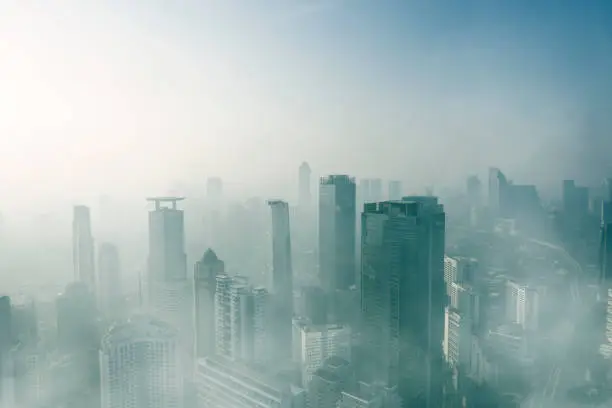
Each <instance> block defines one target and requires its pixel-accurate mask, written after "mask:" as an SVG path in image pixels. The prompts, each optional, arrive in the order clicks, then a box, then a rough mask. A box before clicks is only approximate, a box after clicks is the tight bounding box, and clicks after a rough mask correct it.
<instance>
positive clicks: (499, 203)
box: [489, 167, 508, 217]
mask: <svg viewBox="0 0 612 408" xmlns="http://www.w3.org/2000/svg"><path fill="white" fill-rule="evenodd" d="M507 191H508V180H507V179H506V176H504V173H502V172H501V170H499V169H498V168H495V167H491V168H490V169H489V211H491V215H492V216H493V217H500V216H503V215H504V213H505V210H506V205H507V202H506V200H507V198H506V197H507Z"/></svg>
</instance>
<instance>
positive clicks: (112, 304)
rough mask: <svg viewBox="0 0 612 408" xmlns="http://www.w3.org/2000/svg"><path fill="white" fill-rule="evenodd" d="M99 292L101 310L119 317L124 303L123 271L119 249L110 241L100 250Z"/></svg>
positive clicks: (107, 314)
mask: <svg viewBox="0 0 612 408" xmlns="http://www.w3.org/2000/svg"><path fill="white" fill-rule="evenodd" d="M98 277H99V286H100V289H99V292H98V304H99V305H100V309H101V311H102V312H103V313H104V314H105V315H106V316H107V317H110V318H117V317H119V314H120V311H121V307H122V305H121V303H122V299H123V298H122V291H121V271H120V263H119V251H118V250H117V247H116V246H115V245H113V244H110V243H108V242H105V243H103V244H102V245H100V248H99V250H98Z"/></svg>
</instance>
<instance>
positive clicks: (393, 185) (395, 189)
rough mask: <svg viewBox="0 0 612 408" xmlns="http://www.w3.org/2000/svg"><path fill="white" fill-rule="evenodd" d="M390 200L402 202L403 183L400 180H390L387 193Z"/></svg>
mask: <svg viewBox="0 0 612 408" xmlns="http://www.w3.org/2000/svg"><path fill="white" fill-rule="evenodd" d="M387 193H388V194H387V195H388V197H387V198H388V199H389V200H400V199H401V198H402V195H403V194H402V182H401V181H399V180H390V181H389V187H388V191H387Z"/></svg>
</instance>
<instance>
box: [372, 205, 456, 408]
mask: <svg viewBox="0 0 612 408" xmlns="http://www.w3.org/2000/svg"><path fill="white" fill-rule="evenodd" d="M444 239H445V213H444V209H443V207H442V205H441V204H439V203H438V199H437V198H436V197H404V198H403V199H402V201H387V202H381V203H372V204H366V205H365V206H364V211H363V213H362V237H361V248H362V250H361V275H362V276H361V311H362V329H363V337H364V341H365V346H366V348H367V349H368V354H369V355H370V356H371V358H372V362H371V363H372V373H373V376H374V379H375V380H376V381H382V382H383V383H385V384H387V385H389V386H394V385H397V384H399V390H400V394H401V395H402V398H403V399H404V400H405V401H407V402H409V401H411V400H414V399H415V398H417V396H418V395H420V396H421V398H422V399H423V401H424V402H423V403H424V404H425V405H424V406H427V407H431V408H433V407H438V406H440V404H439V403H438V402H439V401H438V400H437V398H438V397H439V396H440V394H441V388H440V387H441V373H440V370H441V359H442V348H441V345H442V340H443V337H444V307H445V304H446V298H447V297H446V290H445V285H444Z"/></svg>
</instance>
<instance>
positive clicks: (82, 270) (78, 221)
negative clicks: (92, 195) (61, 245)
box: [72, 205, 96, 294]
mask: <svg viewBox="0 0 612 408" xmlns="http://www.w3.org/2000/svg"><path fill="white" fill-rule="evenodd" d="M72 256H73V265H74V278H75V280H76V281H78V282H83V283H85V284H86V285H87V287H88V288H89V290H90V291H91V293H93V294H95V293H96V276H95V266H94V263H95V260H94V241H93V236H92V233H91V214H90V211H89V207H86V206H84V205H77V206H75V207H74V213H73V219H72Z"/></svg>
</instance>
